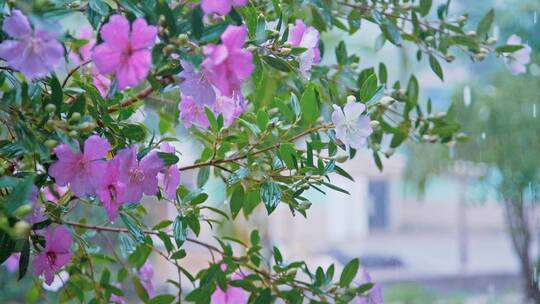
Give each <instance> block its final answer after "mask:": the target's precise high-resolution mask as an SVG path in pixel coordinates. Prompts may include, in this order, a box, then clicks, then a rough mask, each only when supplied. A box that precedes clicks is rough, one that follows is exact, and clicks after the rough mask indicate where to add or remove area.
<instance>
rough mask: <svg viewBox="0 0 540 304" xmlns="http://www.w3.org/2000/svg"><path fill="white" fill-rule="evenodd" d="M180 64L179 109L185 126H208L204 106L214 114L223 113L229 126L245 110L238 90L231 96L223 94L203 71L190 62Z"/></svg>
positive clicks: (242, 97) (242, 98)
mask: <svg viewBox="0 0 540 304" xmlns="http://www.w3.org/2000/svg"><path fill="white" fill-rule="evenodd" d="M182 66H183V67H184V71H182V73H180V75H179V76H180V79H181V83H180V89H181V91H182V95H181V96H182V97H181V101H180V105H179V109H180V119H181V120H182V121H183V122H184V126H185V127H186V128H190V127H191V126H192V125H198V126H200V127H203V128H208V127H209V122H208V118H207V117H206V114H205V111H204V107H205V106H207V107H208V108H210V109H211V110H212V112H213V113H214V114H215V115H216V116H217V115H219V114H223V118H224V123H225V125H226V126H230V125H231V124H232V123H233V122H234V121H235V120H236V118H238V117H239V116H240V115H241V114H242V113H243V112H244V111H245V108H246V105H245V101H244V96H243V95H242V93H241V92H240V91H234V92H233V95H232V97H227V96H223V95H222V94H221V93H220V92H219V90H217V89H216V88H214V87H213V86H212V84H211V83H210V82H209V81H208V79H207V78H206V77H205V76H204V74H203V73H199V72H195V71H194V70H193V67H192V66H191V64H189V63H188V62H182Z"/></svg>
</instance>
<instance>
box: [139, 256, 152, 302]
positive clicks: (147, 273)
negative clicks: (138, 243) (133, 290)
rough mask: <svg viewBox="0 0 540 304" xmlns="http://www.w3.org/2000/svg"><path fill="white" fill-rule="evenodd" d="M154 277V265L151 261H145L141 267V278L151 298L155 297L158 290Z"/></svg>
mask: <svg viewBox="0 0 540 304" xmlns="http://www.w3.org/2000/svg"><path fill="white" fill-rule="evenodd" d="M153 278H154V267H152V264H150V262H146V263H144V265H143V266H142V267H141V269H139V279H140V280H141V284H142V286H143V287H144V289H146V293H148V296H149V297H150V298H153V297H154V296H155V295H156V290H155V289H154V283H152V279H153Z"/></svg>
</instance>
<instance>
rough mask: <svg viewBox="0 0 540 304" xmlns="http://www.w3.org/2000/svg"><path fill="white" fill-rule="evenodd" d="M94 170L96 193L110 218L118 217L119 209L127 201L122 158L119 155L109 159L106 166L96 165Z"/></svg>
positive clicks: (112, 219)
mask: <svg viewBox="0 0 540 304" xmlns="http://www.w3.org/2000/svg"><path fill="white" fill-rule="evenodd" d="M94 170H96V171H95V172H92V176H93V177H94V178H95V181H94V184H95V185H96V195H97V196H98V197H99V199H100V200H101V202H102V203H103V207H105V211H106V212H107V217H108V218H109V220H111V221H114V220H116V218H117V217H118V209H119V208H120V206H122V204H124V203H127V202H128V200H127V199H126V198H127V194H126V193H127V191H126V185H125V183H123V182H122V181H120V179H119V177H120V158H119V157H118V156H116V157H114V158H113V159H111V160H109V161H107V163H106V164H105V166H102V167H96V168H95V169H94Z"/></svg>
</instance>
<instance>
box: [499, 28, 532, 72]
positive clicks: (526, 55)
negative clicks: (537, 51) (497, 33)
mask: <svg viewBox="0 0 540 304" xmlns="http://www.w3.org/2000/svg"><path fill="white" fill-rule="evenodd" d="M507 44H510V45H522V46H523V48H522V49H520V50H518V51H516V52H514V53H512V54H507V55H506V57H505V58H504V59H505V61H506V66H507V67H508V69H509V70H510V72H511V73H512V74H513V75H519V74H523V73H525V72H527V64H528V63H529V62H531V51H532V50H531V47H530V46H528V45H527V44H524V43H522V42H521V37H519V36H518V35H512V36H510V37H509V38H508V41H507Z"/></svg>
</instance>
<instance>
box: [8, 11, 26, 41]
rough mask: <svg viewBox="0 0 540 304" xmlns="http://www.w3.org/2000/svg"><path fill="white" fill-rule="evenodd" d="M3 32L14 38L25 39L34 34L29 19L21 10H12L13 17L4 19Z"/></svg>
mask: <svg viewBox="0 0 540 304" xmlns="http://www.w3.org/2000/svg"><path fill="white" fill-rule="evenodd" d="M2 30H3V31H4V32H6V33H7V34H8V35H9V36H11V37H13V38H23V37H25V36H28V35H30V34H32V27H30V23H29V22H28V18H26V16H25V15H24V14H23V13H22V12H21V11H19V10H12V11H11V15H10V16H9V17H6V19H4V24H3V25H2Z"/></svg>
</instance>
